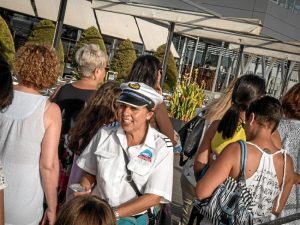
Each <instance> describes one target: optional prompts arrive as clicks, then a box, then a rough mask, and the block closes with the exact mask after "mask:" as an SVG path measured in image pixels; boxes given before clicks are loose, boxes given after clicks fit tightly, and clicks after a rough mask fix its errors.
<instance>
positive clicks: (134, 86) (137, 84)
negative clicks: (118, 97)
mask: <svg viewBox="0 0 300 225" xmlns="http://www.w3.org/2000/svg"><path fill="white" fill-rule="evenodd" d="M128 87H130V88H132V89H135V90H138V89H140V87H141V86H140V84H139V83H129V84H128Z"/></svg>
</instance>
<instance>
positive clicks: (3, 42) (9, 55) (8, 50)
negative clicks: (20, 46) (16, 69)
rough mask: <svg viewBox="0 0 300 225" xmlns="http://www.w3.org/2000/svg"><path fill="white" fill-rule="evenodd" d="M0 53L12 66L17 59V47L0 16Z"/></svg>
mask: <svg viewBox="0 0 300 225" xmlns="http://www.w3.org/2000/svg"><path fill="white" fill-rule="evenodd" d="M0 31H1V32H0V52H1V54H2V55H3V56H4V58H5V59H6V60H7V62H8V63H9V64H10V65H11V66H12V63H13V60H14V58H15V45H14V40H13V38H12V35H11V33H10V30H9V28H8V26H7V24H6V22H5V20H4V19H3V18H2V17H1V16H0Z"/></svg>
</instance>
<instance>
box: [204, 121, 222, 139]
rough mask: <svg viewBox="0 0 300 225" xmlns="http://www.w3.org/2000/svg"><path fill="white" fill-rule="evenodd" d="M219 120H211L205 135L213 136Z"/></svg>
mask: <svg viewBox="0 0 300 225" xmlns="http://www.w3.org/2000/svg"><path fill="white" fill-rule="evenodd" d="M219 123H220V120H214V121H213V122H211V124H210V125H209V127H208V128H207V130H206V132H205V133H206V134H207V136H214V135H215V133H216V132H217V129H218V126H219Z"/></svg>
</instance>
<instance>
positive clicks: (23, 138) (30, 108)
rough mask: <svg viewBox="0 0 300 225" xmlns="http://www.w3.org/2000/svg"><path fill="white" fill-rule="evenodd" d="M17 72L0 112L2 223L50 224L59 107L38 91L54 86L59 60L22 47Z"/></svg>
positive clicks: (32, 47)
mask: <svg viewBox="0 0 300 225" xmlns="http://www.w3.org/2000/svg"><path fill="white" fill-rule="evenodd" d="M15 69H16V72H17V77H18V82H19V84H18V85H16V86H15V87H14V98H13V101H12V104H11V105H10V106H9V107H8V108H7V109H6V110H5V111H4V112H1V113H0V129H1V136H0V160H1V161H2V163H3V168H4V173H5V175H6V179H7V184H8V188H6V190H5V193H4V201H5V202H4V204H5V224H22V225H36V224H39V223H40V222H41V220H42V216H43V211H44V210H43V201H44V194H45V197H46V203H47V205H48V208H47V210H46V212H45V216H44V219H43V221H42V224H46V223H48V224H54V222H55V219H56V207H57V190H56V189H57V183H58V173H59V171H58V170H59V169H58V168H59V167H58V155H57V147H58V140H59V133H60V128H61V115H60V110H59V107H58V106H57V105H56V104H53V103H50V102H49V101H48V98H47V97H44V96H42V95H41V94H40V93H39V91H40V90H41V89H44V88H48V87H49V86H51V85H53V84H54V83H55V82H56V80H57V76H58V71H59V61H58V58H57V56H56V54H55V52H54V50H52V49H50V48H49V47H46V46H43V45H35V44H30V45H26V46H24V47H22V48H21V49H20V50H19V52H18V55H17V58H16V64H15Z"/></svg>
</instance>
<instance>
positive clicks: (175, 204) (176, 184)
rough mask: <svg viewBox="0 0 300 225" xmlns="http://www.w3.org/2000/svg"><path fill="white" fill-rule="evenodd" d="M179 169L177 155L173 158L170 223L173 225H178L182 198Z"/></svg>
mask: <svg viewBox="0 0 300 225" xmlns="http://www.w3.org/2000/svg"><path fill="white" fill-rule="evenodd" d="M181 169H182V168H181V167H180V166H179V154H175V156H174V178H173V200H172V221H173V224H178V222H179V220H180V215H181V213H182V197H181V186H180V176H181Z"/></svg>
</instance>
